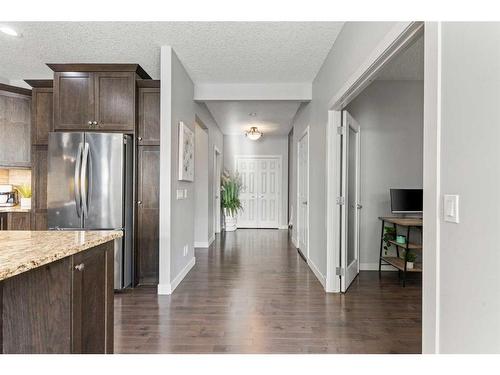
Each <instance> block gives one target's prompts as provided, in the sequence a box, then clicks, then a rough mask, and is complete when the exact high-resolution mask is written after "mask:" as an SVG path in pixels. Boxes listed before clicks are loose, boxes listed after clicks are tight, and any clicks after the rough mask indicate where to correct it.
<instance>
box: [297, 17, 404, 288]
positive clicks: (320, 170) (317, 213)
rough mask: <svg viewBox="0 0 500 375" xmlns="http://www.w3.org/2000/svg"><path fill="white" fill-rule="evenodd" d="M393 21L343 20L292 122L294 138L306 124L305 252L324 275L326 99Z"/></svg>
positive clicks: (358, 63) (333, 92) (347, 76)
mask: <svg viewBox="0 0 500 375" xmlns="http://www.w3.org/2000/svg"><path fill="white" fill-rule="evenodd" d="M395 25H396V22H348V23H346V24H345V25H344V27H343V28H342V31H341V32H340V34H339V36H338V37H337V39H336V40H335V43H334V45H333V47H332V49H331V51H330V52H329V53H328V56H327V58H326V60H325V62H324V63H323V65H322V66H321V69H320V71H319V72H318V74H317V76H316V78H315V79H314V82H313V93H312V101H311V102H310V103H309V104H307V105H306V106H305V107H304V108H303V113H302V116H301V117H300V118H296V120H295V122H294V138H296V137H298V136H299V135H301V134H302V133H303V131H304V130H305V128H306V127H307V126H308V125H309V126H310V134H309V135H310V138H309V142H310V146H309V159H310V160H309V162H310V199H309V203H310V207H309V210H310V218H309V226H310V231H309V236H310V240H309V246H310V248H309V256H310V260H311V261H312V262H313V263H314V265H315V266H316V268H317V269H318V270H319V272H320V273H321V274H322V275H323V277H325V278H326V229H327V228H326V128H327V123H328V110H329V109H330V108H329V101H330V100H331V98H332V97H333V96H334V95H335V94H337V92H338V91H339V90H340V89H341V88H342V86H343V85H344V84H345V83H346V82H347V80H348V79H349V78H350V76H351V75H352V74H353V73H354V72H355V71H356V70H357V69H358V68H359V66H360V65H361V64H362V62H363V61H364V60H365V59H366V58H367V57H368V56H369V55H370V54H371V53H372V52H373V50H374V49H375V47H376V46H377V45H378V44H379V43H380V41H381V40H382V39H383V38H384V36H386V35H387V33H388V32H389V31H390V30H391V29H392V28H393V27H394V26H395ZM296 140H297V139H296ZM295 169H296V164H295ZM293 183H296V181H293ZM295 211H296V210H295Z"/></svg>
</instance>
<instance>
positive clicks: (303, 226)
mask: <svg viewBox="0 0 500 375" xmlns="http://www.w3.org/2000/svg"><path fill="white" fill-rule="evenodd" d="M297 157H298V160H297V167H298V168H297V178H298V182H297V242H298V245H299V249H300V251H301V252H302V254H303V255H304V256H305V257H306V258H307V259H309V246H308V244H309V132H306V133H305V134H304V135H303V136H302V138H300V139H299V142H298V150H297Z"/></svg>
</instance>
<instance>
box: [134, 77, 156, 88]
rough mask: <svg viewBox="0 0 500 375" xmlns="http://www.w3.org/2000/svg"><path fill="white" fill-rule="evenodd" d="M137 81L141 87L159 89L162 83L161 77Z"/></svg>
mask: <svg viewBox="0 0 500 375" xmlns="http://www.w3.org/2000/svg"><path fill="white" fill-rule="evenodd" d="M136 82H137V87H139V88H152V89H159V88H160V84H161V81H160V80H159V79H138V80H136Z"/></svg>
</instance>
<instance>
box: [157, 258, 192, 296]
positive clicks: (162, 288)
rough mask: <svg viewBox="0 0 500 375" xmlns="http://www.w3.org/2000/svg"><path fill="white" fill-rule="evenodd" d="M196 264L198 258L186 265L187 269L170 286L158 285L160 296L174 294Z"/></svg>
mask: <svg viewBox="0 0 500 375" xmlns="http://www.w3.org/2000/svg"><path fill="white" fill-rule="evenodd" d="M195 263H196V258H195V257H192V258H191V260H190V261H189V262H188V264H186V267H184V268H183V269H182V270H181V272H179V274H178V275H177V276H176V277H175V279H173V280H172V282H171V283H170V284H158V294H172V293H173V292H174V290H175V288H177V287H178V286H179V284H180V283H181V281H182V280H183V279H184V278H185V277H186V275H187V274H188V272H189V271H191V268H193V267H194V265H195Z"/></svg>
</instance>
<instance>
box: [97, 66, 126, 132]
mask: <svg viewBox="0 0 500 375" xmlns="http://www.w3.org/2000/svg"><path fill="white" fill-rule="evenodd" d="M94 76H95V104H96V106H95V121H97V124H96V125H97V129H99V130H121V131H130V132H133V131H134V127H135V126H134V125H135V73H128V72H105V73H94Z"/></svg>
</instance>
